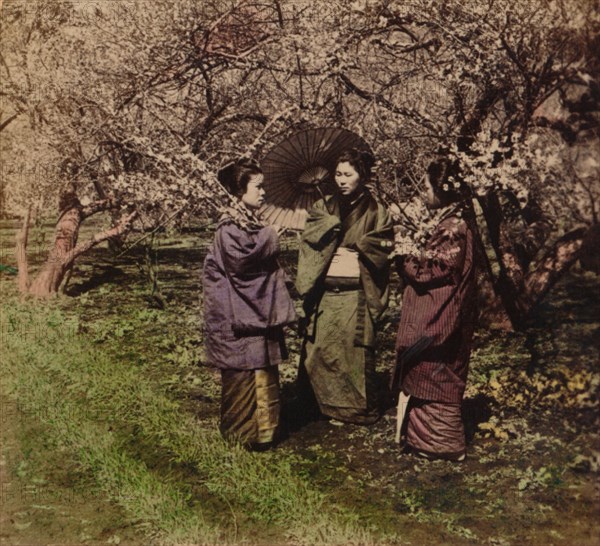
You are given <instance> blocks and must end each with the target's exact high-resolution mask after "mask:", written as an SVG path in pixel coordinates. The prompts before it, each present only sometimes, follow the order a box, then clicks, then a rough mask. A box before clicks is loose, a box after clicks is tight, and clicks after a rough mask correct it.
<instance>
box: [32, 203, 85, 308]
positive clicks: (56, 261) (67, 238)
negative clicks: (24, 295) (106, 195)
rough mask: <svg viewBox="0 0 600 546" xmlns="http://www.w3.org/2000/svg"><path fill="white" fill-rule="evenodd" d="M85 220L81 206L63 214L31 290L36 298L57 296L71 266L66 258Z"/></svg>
mask: <svg viewBox="0 0 600 546" xmlns="http://www.w3.org/2000/svg"><path fill="white" fill-rule="evenodd" d="M82 219H83V214H82V209H81V206H76V207H73V208H70V209H68V210H66V211H65V212H63V214H62V215H61V216H60V218H59V219H58V222H57V224H56V230H55V235H54V244H53V245H52V248H51V249H50V253H49V254H48V258H47V260H46V263H45V264H44V265H43V266H42V269H41V270H40V272H39V273H38V275H37V277H36V278H35V280H34V281H33V283H32V284H31V287H30V288H29V293H30V294H32V295H33V296H36V297H40V298H43V297H48V296H50V295H52V294H56V293H57V292H58V289H59V288H60V285H61V283H62V281H63V279H64V277H65V274H66V272H67V270H68V268H69V266H70V265H72V262H71V264H66V263H65V260H64V258H65V256H67V254H68V253H69V252H71V251H72V250H73V248H75V245H76V244H77V237H78V235H79V228H80V226H81V221H82Z"/></svg>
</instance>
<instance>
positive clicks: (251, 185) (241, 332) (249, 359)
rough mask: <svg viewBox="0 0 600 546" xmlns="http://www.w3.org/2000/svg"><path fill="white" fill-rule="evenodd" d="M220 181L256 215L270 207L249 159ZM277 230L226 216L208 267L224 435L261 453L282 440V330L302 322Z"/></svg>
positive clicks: (207, 299) (207, 306) (211, 359)
mask: <svg viewBox="0 0 600 546" xmlns="http://www.w3.org/2000/svg"><path fill="white" fill-rule="evenodd" d="M218 177H219V180H220V181H221V183H222V184H223V185H224V186H225V187H226V189H227V190H228V191H229V192H230V193H231V194H233V195H235V196H236V197H238V198H239V199H240V201H241V204H242V205H243V206H245V207H246V208H248V209H249V210H250V211H254V210H257V209H258V208H260V207H261V205H262V204H263V202H264V195H265V191H264V188H263V174H262V171H261V169H260V167H259V166H258V164H257V163H255V162H253V161H251V160H247V159H242V160H240V161H238V162H237V163H234V164H231V165H229V166H228V167H226V168H225V169H222V170H221V171H220V172H219V175H218ZM278 231H279V230H278V229H276V228H275V227H273V226H266V227H264V226H260V225H257V224H255V223H252V222H249V221H245V222H241V221H240V220H238V219H236V216H235V215H234V214H225V215H223V217H222V218H221V220H220V222H219V225H218V227H217V232H216V234H215V240H214V243H213V245H212V247H211V248H210V250H209V252H208V254H207V256H206V259H205V261H204V272H203V287H204V325H205V328H204V331H205V342H206V354H207V358H208V363H209V364H210V365H212V366H215V367H217V368H219V369H220V370H221V380H222V393H221V427H220V428H221V433H222V434H223V436H224V437H225V438H228V439H233V440H237V441H239V442H240V443H242V444H243V445H245V446H247V447H251V448H255V449H263V448H265V447H268V446H269V445H271V444H272V442H273V441H274V440H275V439H276V434H277V430H278V427H279V419H280V405H281V404H280V397H279V375H278V367H277V366H278V364H279V363H280V362H281V361H282V358H284V357H285V355H286V350H285V343H284V336H283V327H284V326H285V325H287V324H290V323H292V322H294V320H295V318H296V315H295V311H294V305H293V302H292V299H291V298H290V295H289V293H288V291H287V288H286V285H285V280H286V279H285V273H284V271H283V270H282V269H281V268H280V266H279V264H278V262H277V255H278V253H279V233H278Z"/></svg>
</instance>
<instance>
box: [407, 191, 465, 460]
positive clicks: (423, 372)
mask: <svg viewBox="0 0 600 546" xmlns="http://www.w3.org/2000/svg"><path fill="white" fill-rule="evenodd" d="M428 186H429V188H428V190H429V192H428V193H429V205H430V207H440V206H448V207H449V209H448V213H447V214H446V215H445V217H443V218H442V220H441V222H440V223H439V224H438V226H437V227H436V228H435V229H434V231H433V233H432V234H431V237H430V239H429V241H428V242H427V244H426V247H425V249H424V251H423V252H422V254H421V255H419V256H415V255H409V256H404V257H402V258H401V259H400V263H399V266H400V272H401V275H402V276H403V278H404V281H405V283H406V288H405V290H404V297H403V302H402V314H401V317H400V327H399V330H398V337H397V341H396V350H397V352H398V361H399V362H398V366H399V368H400V370H399V373H400V387H401V392H400V396H399V402H398V423H397V427H398V429H397V439H398V440H399V437H400V429H401V427H402V425H403V420H404V417H405V414H406V413H407V414H408V419H407V420H408V423H406V427H407V428H406V443H407V447H408V448H409V449H411V450H412V451H414V452H416V453H417V454H418V455H421V456H425V457H427V458H441V459H448V460H459V461H460V460H463V459H464V458H465V432H464V426H463V422H462V419H461V404H462V398H463V394H464V391H465V386H466V381H467V372H468V365H469V356H470V353H471V340H472V337H473V330H474V323H475V317H476V305H475V297H476V295H475V289H476V279H475V267H474V251H473V229H472V227H471V225H472V223H471V221H470V220H469V219H468V217H467V214H466V211H461V208H460V200H459V199H460V195H459V193H458V192H454V191H453V190H448V191H436V192H435V193H434V190H433V188H432V187H431V185H430V184H428ZM457 201H458V202H457ZM453 202H454V203H455V205H454V206H450V205H451V204H452V203H453Z"/></svg>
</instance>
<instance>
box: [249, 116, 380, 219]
mask: <svg viewBox="0 0 600 546" xmlns="http://www.w3.org/2000/svg"><path fill="white" fill-rule="evenodd" d="M349 148H357V149H359V150H364V151H368V152H370V151H371V150H370V148H369V145H368V144H367V143H366V142H365V141H364V140H363V139H362V138H361V137H360V136H358V135H357V134H355V133H353V132H352V131H348V130H347V129H340V128H337V127H327V128H319V129H308V130H306V131H301V132H299V133H295V134H294V135H292V136H291V137H289V138H287V139H286V140H284V141H283V142H280V143H279V144H277V145H276V146H274V147H273V148H272V149H271V150H270V151H269V153H267V155H266V156H265V158H264V159H263V160H262V162H261V166H262V169H263V172H264V174H265V192H266V200H267V202H266V204H265V205H264V206H263V207H262V208H261V210H260V214H261V216H262V217H263V218H264V219H265V220H266V221H267V222H269V223H271V224H279V225H281V226H284V227H287V228H291V229H300V230H301V229H303V228H304V222H305V220H306V216H307V214H308V209H310V207H311V206H312V204H313V203H314V202H315V201H317V200H318V199H319V198H320V197H321V195H322V194H323V193H328V192H331V190H332V185H331V183H332V181H333V171H334V170H335V167H336V161H337V158H338V157H339V155H340V154H341V153H342V152H343V151H345V150H348V149H349Z"/></svg>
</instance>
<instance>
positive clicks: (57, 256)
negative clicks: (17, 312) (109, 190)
mask: <svg viewBox="0 0 600 546" xmlns="http://www.w3.org/2000/svg"><path fill="white" fill-rule="evenodd" d="M112 206H113V203H112V202H111V201H110V200H105V201H99V202H97V203H94V204H92V205H89V206H88V207H82V206H81V205H80V204H79V202H78V201H77V204H76V205H75V206H72V207H71V208H68V209H67V210H66V211H64V212H63V213H62V214H61V216H60V218H59V219H58V222H57V224H56V229H55V235H54V243H53V246H52V248H51V249H50V253H49V255H48V258H47V260H46V262H45V263H44V265H43V266H42V268H41V270H40V271H39V273H38V275H37V277H36V278H35V279H34V281H33V282H32V283H31V286H30V287H27V285H26V284H23V283H21V282H20V283H19V290H20V291H21V292H22V293H25V292H28V293H30V294H31V295H32V296H35V297H38V298H47V297H50V296H53V295H56V294H57V293H58V291H59V289H60V286H61V284H62V282H63V281H64V279H65V276H66V275H67V273H68V272H69V271H70V270H71V268H72V267H73V263H74V261H75V259H76V258H77V257H78V256H80V255H81V254H83V253H85V252H87V251H88V250H90V249H91V248H93V247H94V246H96V245H97V244H99V243H101V242H103V241H106V240H110V239H112V238H114V237H119V236H121V235H122V234H123V233H125V232H126V231H127V230H128V229H129V225H130V223H131V221H132V220H133V219H134V218H135V216H136V213H135V212H134V213H131V214H129V215H128V216H127V217H125V218H121V219H120V221H119V222H117V224H116V225H115V226H113V227H112V228H110V229H107V230H104V231H102V232H101V233H98V234H96V235H94V237H92V238H91V239H90V240H88V241H86V242H84V243H80V244H77V239H78V236H79V229H80V227H81V224H82V222H83V221H84V220H85V218H87V217H89V216H91V215H92V214H95V213H97V212H99V211H102V210H107V209H108V208H111V207H112ZM27 225H28V222H27ZM21 240H23V237H21ZM26 245H27V243H26V237H25V239H24V245H23V244H21V247H19V245H17V249H18V252H19V249H21V254H22V256H23V258H22V259H24V260H25V269H24V270H25V271H27V269H26V263H27V261H26ZM18 255H19V254H18ZM20 270H21V266H19V271H20Z"/></svg>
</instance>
